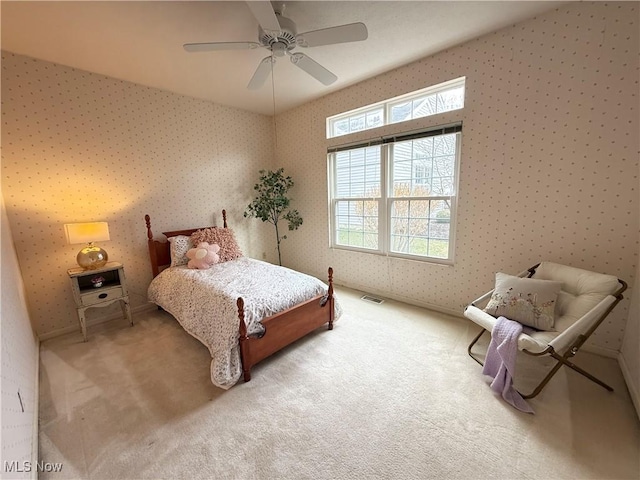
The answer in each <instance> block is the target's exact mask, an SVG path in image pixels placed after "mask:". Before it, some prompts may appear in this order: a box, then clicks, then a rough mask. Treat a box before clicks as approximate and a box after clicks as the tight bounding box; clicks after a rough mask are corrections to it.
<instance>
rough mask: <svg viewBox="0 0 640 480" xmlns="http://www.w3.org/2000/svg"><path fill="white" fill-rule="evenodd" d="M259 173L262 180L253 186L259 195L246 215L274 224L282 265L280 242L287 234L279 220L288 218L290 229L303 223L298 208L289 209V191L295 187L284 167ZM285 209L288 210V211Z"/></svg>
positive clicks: (279, 260) (248, 208)
mask: <svg viewBox="0 0 640 480" xmlns="http://www.w3.org/2000/svg"><path fill="white" fill-rule="evenodd" d="M259 173H260V181H259V182H258V183H256V184H255V185H254V186H253V189H254V190H255V191H256V192H258V195H257V196H256V198H254V199H253V201H252V202H251V203H250V204H249V206H248V207H247V210H246V211H245V212H244V216H245V217H255V218H259V219H260V220H262V221H263V222H269V223H271V224H273V226H274V227H275V229H276V243H277V245H278V263H279V264H280V265H282V257H281V255H280V242H281V241H282V240H284V239H286V238H287V236H286V235H283V236H280V232H279V230H278V222H279V221H280V220H281V219H284V220H286V221H287V222H288V223H289V230H297V229H298V227H299V226H300V225H302V217H301V216H300V214H299V213H298V210H288V209H289V204H290V203H291V198H289V197H288V196H287V192H288V191H289V189H290V188H291V187H293V180H292V179H291V177H289V176H286V177H285V175H284V168H279V169H278V170H276V171H275V172H272V171H271V170H260V172H259ZM285 210H287V211H286V213H285Z"/></svg>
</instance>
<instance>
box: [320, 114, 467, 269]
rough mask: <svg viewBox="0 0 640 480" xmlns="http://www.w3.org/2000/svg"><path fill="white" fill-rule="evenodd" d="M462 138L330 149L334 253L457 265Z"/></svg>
mask: <svg viewBox="0 0 640 480" xmlns="http://www.w3.org/2000/svg"><path fill="white" fill-rule="evenodd" d="M461 131H462V126H461V125H460V124H457V125H453V126H448V127H444V128H438V129H435V130H434V129H431V130H428V131H422V132H418V133H412V134H407V135H399V136H395V137H390V138H383V139H381V140H377V141H376V143H374V142H369V143H366V144H359V145H351V146H345V147H338V148H336V149H332V150H330V151H329V154H328V158H329V166H330V178H331V210H332V215H331V221H332V226H331V230H332V235H331V244H332V246H333V247H336V248H346V249H355V250H361V251H369V252H372V253H379V254H383V255H392V256H399V257H411V258H422V259H429V260H435V261H440V262H448V263H450V262H451V261H452V260H453V242H452V239H453V229H452V222H451V220H452V218H454V212H455V202H456V188H457V172H458V163H459V153H460V136H461Z"/></svg>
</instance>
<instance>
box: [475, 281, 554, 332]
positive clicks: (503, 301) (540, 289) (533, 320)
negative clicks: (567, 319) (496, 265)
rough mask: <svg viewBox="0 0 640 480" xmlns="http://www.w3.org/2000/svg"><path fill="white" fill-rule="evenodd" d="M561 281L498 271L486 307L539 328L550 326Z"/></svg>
mask: <svg viewBox="0 0 640 480" xmlns="http://www.w3.org/2000/svg"><path fill="white" fill-rule="evenodd" d="M561 288H562V282H556V281H552V280H542V279H537V278H522V277H514V276H513V275H507V274H506V273H501V272H498V273H496V284H495V288H494V291H493V294H492V295H491V299H490V300H489V303H488V304H487V306H486V307H485V311H486V312H487V313H490V314H491V315H493V316H494V317H499V316H504V317H507V318H509V319H511V320H515V321H516V322H520V323H521V324H523V325H528V326H530V327H533V328H536V329H538V330H551V329H553V325H554V312H555V308H556V300H557V298H558V293H559V292H560V289H561Z"/></svg>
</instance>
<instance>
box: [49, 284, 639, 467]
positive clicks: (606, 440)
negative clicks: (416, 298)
mask: <svg viewBox="0 0 640 480" xmlns="http://www.w3.org/2000/svg"><path fill="white" fill-rule="evenodd" d="M337 295H338V298H339V299H340V301H341V303H342V305H343V307H344V309H345V312H346V313H345V315H344V316H343V318H342V319H341V320H340V321H338V322H337V323H336V326H335V329H334V330H333V331H330V332H328V331H324V330H322V331H319V332H316V333H314V334H312V335H310V336H309V337H307V338H305V339H303V340H301V341H299V342H298V343H296V344H294V345H293V346H290V347H288V348H287V349H286V350H284V351H282V352H280V353H278V354H276V355H275V356H273V357H272V358H270V359H268V360H266V361H264V362H263V363H261V364H260V365H258V366H256V367H255V368H254V370H253V379H252V380H251V382H249V383H239V384H238V385H236V386H235V387H233V388H232V389H230V390H228V391H223V390H220V389H218V388H216V387H214V386H213V385H212V384H211V383H210V380H209V360H210V357H209V353H208V351H207V349H206V348H205V347H204V346H202V345H201V344H200V343H199V342H198V341H197V340H195V339H193V338H192V337H191V336H189V335H188V334H186V333H185V332H184V331H183V330H182V329H181V328H180V327H179V325H178V324H177V322H176V321H175V320H173V318H172V317H171V316H170V315H168V314H167V313H164V312H159V311H152V312H148V313H145V314H142V315H138V316H137V317H136V318H135V319H134V320H135V325H134V327H132V328H131V327H129V326H128V325H127V324H126V322H125V321H124V320H122V321H119V320H114V321H111V322H108V323H106V324H103V325H100V326H94V327H91V328H90V329H89V341H88V342H87V343H84V342H82V337H81V335H80V333H79V332H78V333H77V334H72V335H66V336H64V337H58V338H56V339H52V340H49V341H46V342H44V343H43V344H42V347H41V379H40V459H41V461H44V462H63V464H64V465H63V470H62V472H61V473H41V474H40V478H42V479H46V478H55V479H62V478H91V479H139V478H154V479H160V478H163V479H226V478H228V479H243V480H244V479H394V480H395V479H432V478H433V479H439V478H446V479H449V478H459V479H488V478H500V479H515V478H536V479H555V478H558V479H559V478H565V479H587V478H591V479H617V478H628V479H638V478H640V459H639V458H640V457H639V451H640V423H639V422H638V418H637V416H636V413H635V411H634V409H633V406H632V403H631V400H630V398H629V395H628V393H627V391H626V388H625V385H624V381H623V379H622V375H621V373H620V371H619V368H618V366H617V362H616V361H615V360H612V359H607V358H602V357H598V356H595V355H589V354H586V353H580V354H579V355H578V356H577V357H576V363H578V364H580V365H582V366H584V367H586V368H587V369H589V370H591V371H592V372H593V373H594V374H596V375H597V376H601V377H602V378H603V379H604V380H605V381H607V382H609V383H610V384H611V385H612V386H613V387H614V388H615V392H614V393H609V392H607V391H605V390H604V389H602V388H600V387H599V386H597V385H595V384H594V383H591V382H590V381H588V380H586V379H585V378H583V377H581V376H580V375H578V374H577V373H575V372H572V371H570V370H568V369H561V370H560V372H559V373H558V374H557V375H556V377H555V378H554V379H553V380H552V381H551V383H550V384H549V385H548V386H547V388H546V389H545V390H544V391H543V392H542V394H540V395H539V396H538V397H536V398H535V399H533V400H531V401H530V404H531V405H532V407H533V408H534V409H535V411H536V414H535V415H528V414H524V413H520V412H518V411H517V410H515V409H514V408H513V407H511V406H509V405H507V404H505V403H504V402H503V401H502V400H501V399H499V398H498V397H496V396H495V395H494V394H493V393H492V392H491V390H490V389H489V387H488V385H487V382H486V380H485V378H484V377H483V376H482V374H481V368H480V366H479V365H478V364H476V363H475V362H474V361H473V360H471V359H470V358H469V357H468V356H467V353H466V346H467V344H468V343H469V341H470V340H471V338H472V337H473V336H474V334H475V333H476V332H477V327H475V326H474V325H472V324H471V323H470V322H468V321H466V320H463V319H459V318H455V317H450V316H447V315H444V314H440V313H435V312H430V311H427V310H424V309H421V308H417V307H412V306H407V305H404V304H401V303H398V302H393V301H386V302H385V303H383V304H382V305H374V304H371V303H368V302H365V301H363V300H360V298H359V297H360V295H361V294H360V293H359V292H356V291H354V290H350V289H345V288H338V289H337ZM484 345H485V346H486V342H485V344H484ZM521 360H522V361H520V363H519V365H518V369H519V370H518V374H519V375H518V376H519V382H518V384H517V385H519V386H521V387H523V386H524V385H527V384H532V383H531V382H532V381H533V380H535V379H538V378H539V377H540V372H539V371H538V370H537V369H536V368H535V367H536V366H540V365H541V363H539V362H540V361H539V359H538V360H536V359H531V358H523V359H521ZM547 365H548V363H547Z"/></svg>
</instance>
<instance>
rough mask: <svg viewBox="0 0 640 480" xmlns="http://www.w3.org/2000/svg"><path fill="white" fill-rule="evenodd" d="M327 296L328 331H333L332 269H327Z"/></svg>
mask: <svg viewBox="0 0 640 480" xmlns="http://www.w3.org/2000/svg"><path fill="white" fill-rule="evenodd" d="M327 296H328V297H329V301H328V302H327V303H328V304H329V330H333V317H334V315H335V306H334V305H333V268H331V267H329V290H327Z"/></svg>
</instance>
